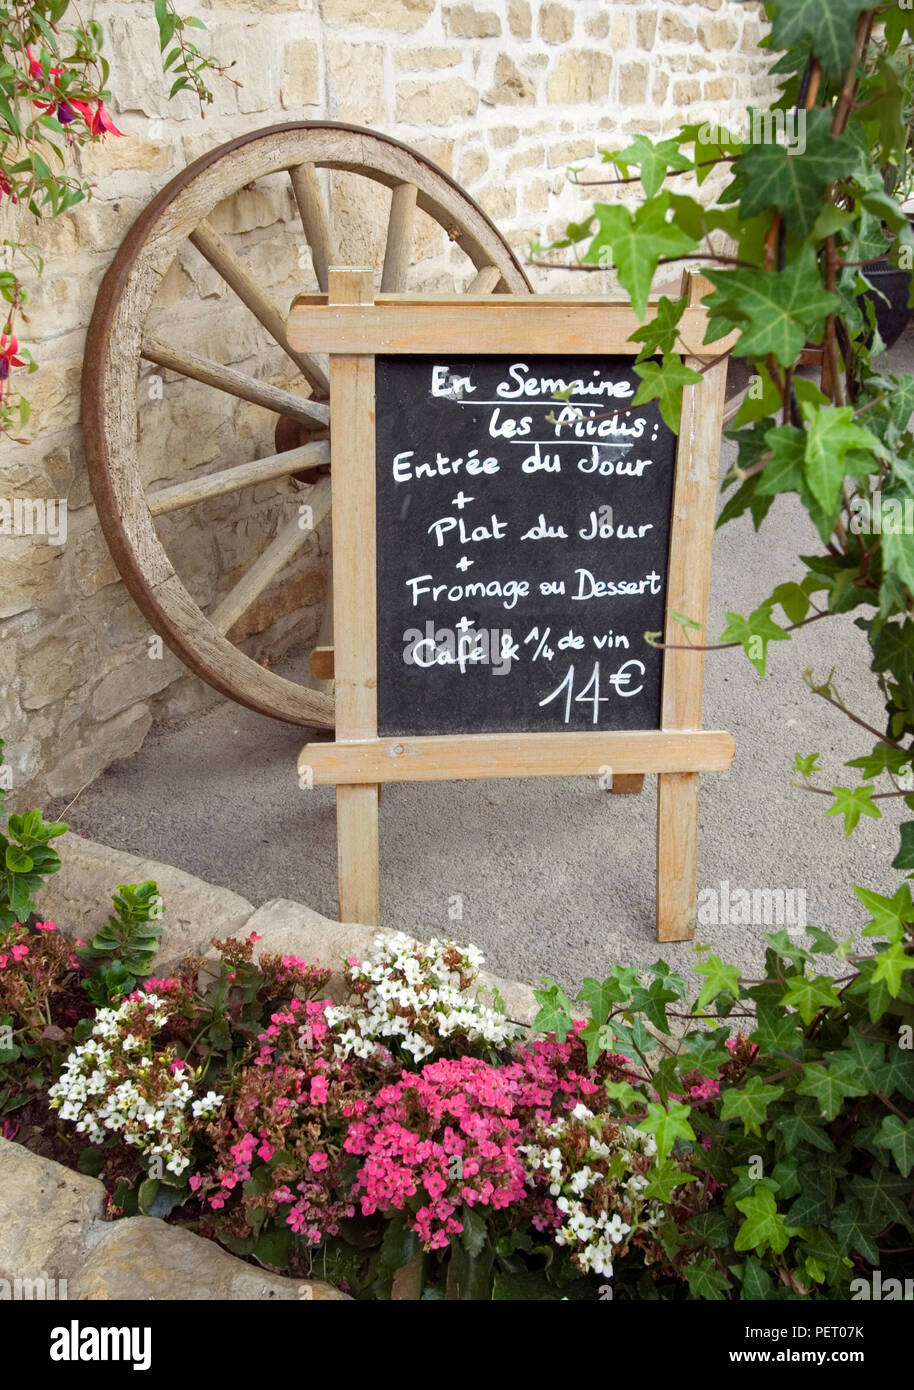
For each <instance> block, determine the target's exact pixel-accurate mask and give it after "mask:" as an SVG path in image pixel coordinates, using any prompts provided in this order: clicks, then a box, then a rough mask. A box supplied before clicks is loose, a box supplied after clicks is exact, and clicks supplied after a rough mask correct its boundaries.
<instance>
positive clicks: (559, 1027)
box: [533, 980, 572, 1043]
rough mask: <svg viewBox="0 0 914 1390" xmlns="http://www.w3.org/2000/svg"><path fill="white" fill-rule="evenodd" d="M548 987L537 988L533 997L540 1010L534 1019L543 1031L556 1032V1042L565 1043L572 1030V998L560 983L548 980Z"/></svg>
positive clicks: (535, 1024)
mask: <svg viewBox="0 0 914 1390" xmlns="http://www.w3.org/2000/svg"><path fill="white" fill-rule="evenodd" d="M546 984H547V985H548V988H547V989H535V990H534V991H533V997H534V999H535V1000H536V1002H537V1003H538V1004H539V1005H540V1011H539V1013H538V1014H537V1016H536V1018H535V1019H534V1020H533V1026H534V1028H537V1029H539V1031H540V1032H541V1033H554V1034H555V1040H556V1042H559V1043H563V1042H564V1041H565V1039H566V1038H567V1037H568V1034H569V1033H570V1032H571V1023H572V1020H571V1000H570V999H569V998H568V996H567V994H566V993H565V991H564V990H563V989H561V988H560V987H559V986H558V985H556V984H553V983H552V981H551V980H547V981H546Z"/></svg>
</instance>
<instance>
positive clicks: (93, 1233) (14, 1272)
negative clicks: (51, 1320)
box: [0, 1139, 351, 1302]
mask: <svg viewBox="0 0 914 1390" xmlns="http://www.w3.org/2000/svg"><path fill="white" fill-rule="evenodd" d="M105 1208H106V1193H105V1189H104V1186H103V1184H102V1183H100V1182H99V1181H98V1180H97V1179H96V1178H88V1177H85V1176H83V1174H81V1173H74V1172H72V1171H71V1170H70V1169H69V1168H64V1167H63V1166H62V1165H61V1164H59V1163H55V1162H54V1161H53V1160H52V1159H48V1158H40V1157H39V1156H38V1155H37V1154H33V1153H30V1152H29V1151H28V1149H24V1148H23V1147H22V1145H21V1144H14V1143H11V1142H9V1141H8V1140H6V1139H0V1279H6V1280H8V1281H9V1283H10V1284H13V1283H14V1281H15V1280H25V1281H33V1280H36V1279H42V1280H44V1281H48V1280H50V1279H53V1280H55V1281H56V1282H57V1288H58V1289H60V1281H61V1280H66V1297H67V1298H68V1299H76V1300H99V1299H118V1300H127V1301H129V1302H135V1301H138V1300H145V1299H156V1300H166V1299H167V1300H192V1299H193V1300H195V1299H206V1300H210V1299H215V1300H218V1299H233V1300H234V1299H242V1300H244V1299H296V1300H304V1299H308V1300H312V1301H315V1302H350V1301H351V1300H350V1299H349V1296H348V1294H344V1293H341V1292H340V1290H339V1289H335V1288H333V1287H332V1286H331V1285H330V1284H326V1283H324V1282H323V1281H322V1280H320V1279H287V1278H285V1277H284V1276H283V1275H280V1274H270V1273H268V1272H267V1271H266V1270H264V1269H259V1268H258V1267H257V1266H256V1265H249V1264H246V1263H245V1262H244V1261H243V1260H239V1259H236V1258H235V1256H234V1255H230V1254H228V1252H227V1251H225V1250H223V1249H221V1247H220V1246H218V1245H216V1244H215V1242H214V1241H211V1240H206V1239H204V1237H203V1236H196V1235H194V1234H193V1233H192V1232H191V1231H185V1230H182V1229H181V1228H180V1227H178V1226H168V1225H166V1223H165V1222H164V1221H160V1220H159V1219H158V1218H157V1217H153V1216H129V1217H125V1218H123V1219H122V1220H120V1221H105V1220H103V1216H104V1212H105ZM61 1292H62V1290H61Z"/></svg>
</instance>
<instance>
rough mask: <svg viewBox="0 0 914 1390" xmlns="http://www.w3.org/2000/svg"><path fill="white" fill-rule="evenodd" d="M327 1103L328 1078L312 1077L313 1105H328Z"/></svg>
mask: <svg viewBox="0 0 914 1390" xmlns="http://www.w3.org/2000/svg"><path fill="white" fill-rule="evenodd" d="M326 1103H327V1078H326V1076H312V1078H311V1104H312V1105H326Z"/></svg>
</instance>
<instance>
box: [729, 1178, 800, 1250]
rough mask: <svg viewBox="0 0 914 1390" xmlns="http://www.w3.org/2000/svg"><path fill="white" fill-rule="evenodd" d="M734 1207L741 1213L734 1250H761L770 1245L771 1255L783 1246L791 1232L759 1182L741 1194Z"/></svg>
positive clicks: (768, 1193) (768, 1191) (784, 1247)
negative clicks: (742, 1219)
mask: <svg viewBox="0 0 914 1390" xmlns="http://www.w3.org/2000/svg"><path fill="white" fill-rule="evenodd" d="M736 1207H737V1209H738V1210H739V1211H741V1212H742V1213H743V1214H744V1216H745V1218H746V1219H745V1221H744V1222H743V1224H742V1225H741V1226H740V1228H739V1230H738V1231H737V1233H736V1239H735V1241H734V1242H733V1248H734V1250H757V1251H759V1252H762V1251H764V1250H765V1249H766V1248H767V1247H768V1246H770V1247H771V1249H772V1251H773V1252H774V1254H775V1255H779V1254H780V1253H781V1251H782V1250H786V1249H787V1246H788V1244H789V1242H790V1236H791V1232H790V1230H789V1228H788V1226H787V1224H786V1222H785V1220H784V1217H783V1216H782V1215H781V1214H780V1212H779V1211H778V1207H777V1202H776V1201H775V1199H774V1194H773V1193H772V1192H771V1191H770V1190H769V1189H768V1188H767V1187H762V1186H761V1185H759V1186H758V1187H756V1189H755V1191H754V1192H752V1193H750V1195H749V1196H748V1197H743V1199H742V1200H741V1201H738V1202H737V1203H736Z"/></svg>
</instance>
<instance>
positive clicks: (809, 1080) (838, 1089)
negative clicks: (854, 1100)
mask: <svg viewBox="0 0 914 1390" xmlns="http://www.w3.org/2000/svg"><path fill="white" fill-rule="evenodd" d="M797 1094H798V1095H801V1096H813V1097H814V1099H815V1100H816V1101H817V1102H818V1105H819V1108H820V1110H821V1111H822V1114H823V1115H824V1116H825V1119H826V1120H833V1119H834V1118H835V1116H836V1115H837V1114H838V1112H839V1111H840V1109H841V1107H842V1105H843V1104H844V1101H845V1098H846V1097H847V1096H865V1095H866V1087H865V1086H861V1085H859V1084H858V1083H857V1082H855V1081H854V1080H853V1079H852V1078H851V1077H850V1076H849V1075H848V1074H847V1072H846V1071H842V1070H840V1069H839V1068H837V1067H835V1066H834V1065H832V1066H829V1067H824V1066H816V1065H811V1064H810V1065H807V1066H805V1067H804V1068H803V1076H802V1079H801V1080H800V1082H799V1084H798V1085H797Z"/></svg>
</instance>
